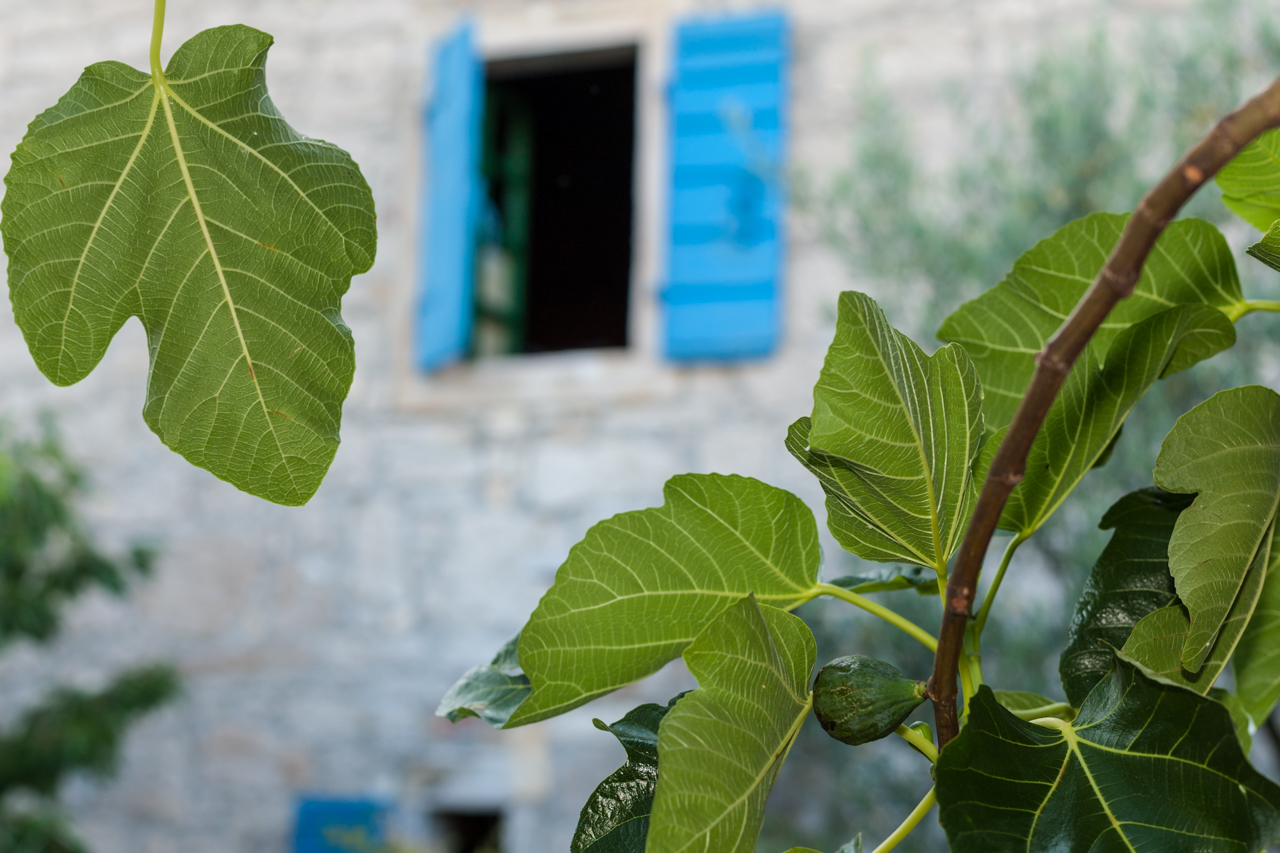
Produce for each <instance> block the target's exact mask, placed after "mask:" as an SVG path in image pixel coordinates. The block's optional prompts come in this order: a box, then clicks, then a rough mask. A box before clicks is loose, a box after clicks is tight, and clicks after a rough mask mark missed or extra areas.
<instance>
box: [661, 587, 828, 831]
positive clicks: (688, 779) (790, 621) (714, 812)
mask: <svg viewBox="0 0 1280 853" xmlns="http://www.w3.org/2000/svg"><path fill="white" fill-rule="evenodd" d="M816 655H817V647H816V645H815V643H814V640H813V634H812V633H811V632H810V631H809V629H808V627H807V626H805V624H804V622H803V621H801V620H800V619H799V618H797V617H795V616H792V615H791V614H790V613H786V612H784V611H782V610H778V609H776V608H773V607H769V606H767V605H760V604H757V603H756V600H755V597H754V596H748V597H747V598H746V599H743V600H742V601H740V602H738V603H737V604H735V605H734V606H733V607H731V608H729V609H728V610H726V611H724V612H723V613H722V614H721V615H720V616H719V617H718V618H717V619H716V620H715V621H714V622H712V623H711V624H709V625H708V626H707V628H706V630H705V631H704V632H703V633H702V634H701V636H699V637H698V639H697V640H695V641H694V642H693V643H692V644H691V645H690V646H689V647H688V648H687V649H686V650H685V653H684V660H685V663H686V664H687V665H688V667H689V671H690V672H691V673H693V675H694V676H695V677H696V678H697V679H698V689H697V690H694V691H693V692H691V693H689V694H687V695H686V696H685V697H684V698H683V699H682V700H680V702H679V703H678V704H677V705H676V707H675V708H674V709H672V710H671V712H670V713H668V714H667V716H666V718H665V719H664V720H663V721H662V726H661V728H660V729H659V732H658V758H659V763H660V765H661V767H662V773H661V776H660V777H659V778H658V789H657V792H656V794H655V795H654V802H653V815H652V817H651V818H650V821H649V841H648V845H647V846H646V848H645V850H646V851H647V853H676V851H686V850H691V849H697V850H708V851H709V850H714V851H716V853H753V851H754V850H755V848H756V838H757V836H758V835H759V834H760V825H761V823H762V822H763V821H764V806H765V801H766V800H768V798H769V791H770V789H771V788H772V787H773V782H774V779H775V778H777V775H778V770H779V768H781V767H782V762H783V761H784V760H785V759H786V756H787V752H788V751H789V750H790V748H791V744H792V743H793V742H794V741H795V738H796V735H797V733H798V732H799V731H800V725H801V724H802V723H803V722H804V720H805V718H806V717H807V716H808V715H809V709H810V708H811V707H812V704H813V697H812V696H811V695H810V693H809V678H810V676H811V674H812V673H813V665H814V661H815V658H816Z"/></svg>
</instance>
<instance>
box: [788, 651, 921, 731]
mask: <svg viewBox="0 0 1280 853" xmlns="http://www.w3.org/2000/svg"><path fill="white" fill-rule="evenodd" d="M923 701H924V682H923V681H912V680H911V679H910V678H907V677H906V676H904V675H903V674H902V673H901V672H899V671H898V669H897V667H894V666H891V665H890V664H887V663H885V662H884V661H881V660H876V659H875V658H869V657H866V656H864V655H848V656H846V657H842V658H836V659H835V660H833V661H832V662H831V663H829V664H827V665H826V666H824V667H823V668H822V669H820V670H819V671H818V677H817V679H815V680H814V682H813V713H814V715H815V716H816V717H817V718H818V722H820V723H822V728H824V729H826V732H827V734H829V735H831V736H832V737H833V738H835V739H836V740H838V741H840V742H841V743H847V744H849V745H850V746H857V745H858V744H862V743H870V742H871V741H873V740H879V739H880V738H882V737H886V736H888V735H890V734H892V733H893V732H894V730H895V729H897V728H898V726H899V725H901V724H902V721H903V720H905V719H906V718H907V715H908V714H910V713H911V712H912V711H914V710H915V709H916V708H918V707H919V706H920V703H921V702H923Z"/></svg>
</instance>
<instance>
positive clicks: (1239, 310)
mask: <svg viewBox="0 0 1280 853" xmlns="http://www.w3.org/2000/svg"><path fill="white" fill-rule="evenodd" d="M1254 311H1270V312H1272V313H1273V314H1280V302H1277V301H1275V300H1274V299H1248V300H1246V301H1244V302H1237V303H1236V304H1235V305H1232V306H1231V307H1230V308H1228V309H1227V311H1226V313H1227V319H1228V320H1230V321H1231V322H1233V323H1234V322H1235V321H1236V320H1239V319H1240V318H1241V317H1243V316H1244V315H1246V314H1252V313H1253V312H1254Z"/></svg>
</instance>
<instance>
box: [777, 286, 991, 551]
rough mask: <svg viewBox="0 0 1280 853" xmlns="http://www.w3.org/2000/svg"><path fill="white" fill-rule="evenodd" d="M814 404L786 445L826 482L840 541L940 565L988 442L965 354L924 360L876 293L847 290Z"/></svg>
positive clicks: (964, 514) (942, 352)
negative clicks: (807, 421) (984, 439)
mask: <svg viewBox="0 0 1280 853" xmlns="http://www.w3.org/2000/svg"><path fill="white" fill-rule="evenodd" d="M813 401H814V403H813V417H812V419H811V421H810V424H809V430H808V435H807V439H806V437H805V436H804V435H803V426H801V425H800V424H797V425H795V426H793V427H792V434H791V436H789V442H788V446H789V449H790V450H791V451H792V453H794V454H795V455H796V456H797V458H798V459H799V460H800V461H801V462H802V463H803V464H804V465H805V466H806V467H807V468H809V470H811V471H813V473H814V474H816V475H817V476H818V479H819V480H820V481H821V482H822V486H823V488H824V490H826V492H827V507H828V526H829V527H830V528H831V532H832V533H833V534H834V535H835V537H836V539H837V540H838V541H839V542H840V544H841V545H843V546H844V547H845V548H846V549H848V550H849V551H852V552H853V553H855V554H857V555H858V556H859V557H863V558H864V559H868V560H879V561H883V562H906V563H911V564H914V565H920V566H925V567H928V568H931V569H934V570H935V571H937V572H938V573H939V574H941V573H943V572H944V571H945V568H946V563H947V559H948V558H949V557H950V556H951V554H952V552H954V551H955V549H956V547H958V546H959V544H960V537H961V535H963V533H964V525H965V522H967V521H968V517H969V512H970V510H971V507H972V504H973V500H974V497H975V495H976V487H975V485H974V482H973V470H972V466H973V460H974V458H975V457H976V456H977V454H978V449H979V448H980V446H981V444H982V389H981V388H980V387H979V384H978V378H977V374H976V373H975V372H974V370H973V365H972V364H970V362H969V358H968V356H967V355H965V352H964V350H963V349H961V348H960V347H958V346H946V347H943V348H941V349H939V350H938V351H937V352H935V353H934V354H933V355H931V356H926V355H925V354H924V351H923V350H921V349H920V347H918V346H916V344H915V343H914V342H913V341H911V339H909V338H908V337H906V336H905V335H903V334H902V333H900V332H898V331H897V330H896V329H894V328H893V327H892V326H890V325H889V322H888V321H887V320H886V319H885V316H884V313H883V312H882V311H881V310H880V309H879V307H877V305H876V304H875V302H873V301H872V300H871V299H870V297H867V296H865V295H863V294H861V293H853V292H849V293H842V294H840V311H839V319H838V320H837V323H836V336H835V340H834V341H833V342H832V344H831V349H830V350H828V352H827V359H826V362H825V363H824V364H823V367H822V374H821V375H820V376H819V378H818V384H817V385H816V386H815V387H814V389H813ZM802 442H807V443H805V444H802Z"/></svg>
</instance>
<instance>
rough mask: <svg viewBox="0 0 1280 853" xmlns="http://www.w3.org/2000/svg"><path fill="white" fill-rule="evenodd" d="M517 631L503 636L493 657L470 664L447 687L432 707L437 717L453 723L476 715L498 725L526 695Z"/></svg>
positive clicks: (493, 724) (496, 726) (527, 686)
mask: <svg viewBox="0 0 1280 853" xmlns="http://www.w3.org/2000/svg"><path fill="white" fill-rule="evenodd" d="M519 642H520V635H519V634H516V635H515V636H514V637H512V638H511V639H510V640H507V642H506V644H504V645H503V647H502V648H501V649H499V650H498V653H497V654H496V655H494V657H493V660H492V661H491V662H489V663H486V664H481V665H480V666H473V667H471V669H469V670H467V671H466V673H465V674H463V676H462V678H460V679H458V681H457V683H456V684H454V685H453V686H452V687H450V688H449V692H448V693H446V694H444V698H443V699H441V700H440V705H439V706H438V707H437V708H436V716H437V717H445V718H447V719H448V720H449V722H451V723H456V722H458V720H461V719H462V718H464V717H479V718H481V719H482V720H484V721H485V722H486V723H488V724H489V725H491V726H493V727H495V728H502V727H503V726H504V725H506V724H507V720H508V719H510V718H511V714H512V712H514V711H515V709H516V708H519V707H520V703H521V702H523V701H524V700H525V697H527V696H528V695H529V678H528V676H526V675H525V674H524V673H523V672H521V671H520V661H519V659H518V658H517V652H516V649H517V644H518V643H519Z"/></svg>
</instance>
